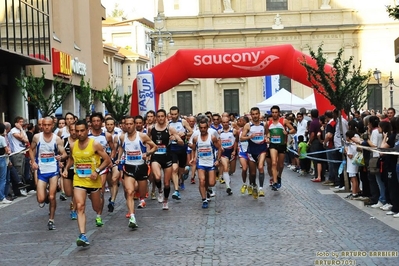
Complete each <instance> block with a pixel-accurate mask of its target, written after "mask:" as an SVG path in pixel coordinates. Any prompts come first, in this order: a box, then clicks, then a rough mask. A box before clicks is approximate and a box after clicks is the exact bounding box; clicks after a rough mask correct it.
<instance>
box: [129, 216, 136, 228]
mask: <svg viewBox="0 0 399 266" xmlns="http://www.w3.org/2000/svg"><path fill="white" fill-rule="evenodd" d="M137 227H138V226H137V223H136V218H135V217H134V216H130V219H129V228H132V229H135V228H137Z"/></svg>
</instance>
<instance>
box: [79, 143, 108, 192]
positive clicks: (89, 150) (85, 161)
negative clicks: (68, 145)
mask: <svg viewBox="0 0 399 266" xmlns="http://www.w3.org/2000/svg"><path fill="white" fill-rule="evenodd" d="M93 143H94V139H89V143H88V144H87V147H86V148H85V149H83V150H81V149H80V148H79V140H76V142H75V144H74V147H73V150H72V158H73V160H74V168H75V175H74V176H73V185H74V186H80V187H86V188H101V186H102V183H101V177H100V176H98V177H97V179H96V180H92V179H90V175H91V174H92V173H94V172H95V171H96V168H97V167H98V166H100V164H101V163H100V159H101V157H100V155H98V154H97V153H96V152H95V151H94V148H93Z"/></svg>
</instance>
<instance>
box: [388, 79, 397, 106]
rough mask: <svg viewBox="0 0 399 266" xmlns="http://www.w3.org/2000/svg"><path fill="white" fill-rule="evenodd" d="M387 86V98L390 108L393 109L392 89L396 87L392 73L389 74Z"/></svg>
mask: <svg viewBox="0 0 399 266" xmlns="http://www.w3.org/2000/svg"><path fill="white" fill-rule="evenodd" d="M388 84H389V97H390V100H391V107H392V108H393V87H392V86H395V87H398V86H397V85H396V84H395V83H394V81H393V77H392V71H391V72H390V73H389V79H388Z"/></svg>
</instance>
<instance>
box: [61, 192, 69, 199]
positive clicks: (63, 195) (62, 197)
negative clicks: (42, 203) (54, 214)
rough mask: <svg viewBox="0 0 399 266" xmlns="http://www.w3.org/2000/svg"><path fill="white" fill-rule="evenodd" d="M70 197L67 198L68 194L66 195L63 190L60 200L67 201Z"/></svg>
mask: <svg viewBox="0 0 399 266" xmlns="http://www.w3.org/2000/svg"><path fill="white" fill-rule="evenodd" d="M67 199H68V198H67V196H66V195H65V193H64V192H61V194H60V200H61V201H66V200H67Z"/></svg>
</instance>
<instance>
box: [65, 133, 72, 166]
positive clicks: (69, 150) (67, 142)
mask: <svg viewBox="0 0 399 266" xmlns="http://www.w3.org/2000/svg"><path fill="white" fill-rule="evenodd" d="M64 149H65V152H66V154H68V156H70V155H71V144H70V143H69V138H65V139H64ZM65 164H66V162H65ZM70 169H73V165H72V167H71V168H70Z"/></svg>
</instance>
